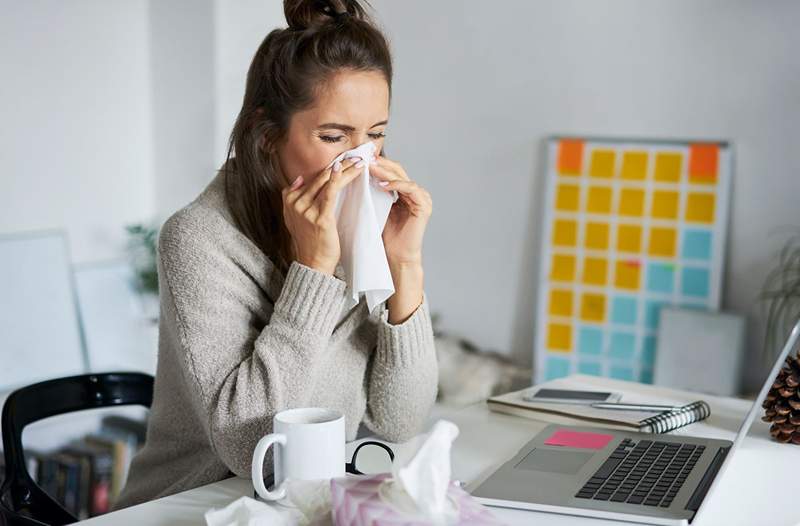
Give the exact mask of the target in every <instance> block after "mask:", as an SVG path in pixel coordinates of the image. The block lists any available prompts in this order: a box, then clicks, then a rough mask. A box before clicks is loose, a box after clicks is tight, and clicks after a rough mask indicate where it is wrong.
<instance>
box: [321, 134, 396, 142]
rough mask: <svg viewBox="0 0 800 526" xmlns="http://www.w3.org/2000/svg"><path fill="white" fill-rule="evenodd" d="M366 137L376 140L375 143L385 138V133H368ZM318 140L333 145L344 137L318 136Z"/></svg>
mask: <svg viewBox="0 0 800 526" xmlns="http://www.w3.org/2000/svg"><path fill="white" fill-rule="evenodd" d="M367 135H369V138H370V139H373V140H376V141H377V140H378V139H383V138H384V137H386V133H384V132H378V133H369V134H367ZM319 138H320V139H321V140H322V141H323V142H331V143H335V142H340V141H342V140H343V139H344V138H345V136H344V135H336V136H333V135H320V136H319Z"/></svg>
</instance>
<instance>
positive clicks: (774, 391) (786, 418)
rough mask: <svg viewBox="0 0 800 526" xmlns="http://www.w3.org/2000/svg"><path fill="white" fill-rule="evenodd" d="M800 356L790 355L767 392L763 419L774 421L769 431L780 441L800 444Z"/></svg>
mask: <svg viewBox="0 0 800 526" xmlns="http://www.w3.org/2000/svg"><path fill="white" fill-rule="evenodd" d="M799 388H800V357H798V356H794V357H792V356H789V357H788V358H786V363H785V364H784V365H783V367H782V368H781V370H780V372H778V377H777V378H776V379H775V382H773V384H772V388H771V389H770V390H769V393H767V397H766V399H765V400H764V403H763V404H762V406H763V407H764V409H765V410H766V411H764V416H762V417H761V420H763V421H764V422H772V425H771V426H770V428H769V433H770V435H772V437H773V438H774V439H775V440H777V441H778V442H791V443H793V444H800V393H799V391H800V389H799Z"/></svg>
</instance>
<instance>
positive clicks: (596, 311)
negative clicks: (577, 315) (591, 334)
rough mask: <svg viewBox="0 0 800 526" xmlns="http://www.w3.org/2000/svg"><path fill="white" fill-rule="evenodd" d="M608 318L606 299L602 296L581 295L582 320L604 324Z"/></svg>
mask: <svg viewBox="0 0 800 526" xmlns="http://www.w3.org/2000/svg"><path fill="white" fill-rule="evenodd" d="M605 317H606V297H605V296H603V295H602V294H590V293H585V294H582V295H581V319H582V320H583V321H596V322H602V321H604V320H605Z"/></svg>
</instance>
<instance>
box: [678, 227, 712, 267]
mask: <svg viewBox="0 0 800 526" xmlns="http://www.w3.org/2000/svg"><path fill="white" fill-rule="evenodd" d="M681 256H682V257H684V258H686V259H702V260H706V261H707V260H709V259H711V231H710V230H686V231H685V232H684V233H683V248H682V250H681Z"/></svg>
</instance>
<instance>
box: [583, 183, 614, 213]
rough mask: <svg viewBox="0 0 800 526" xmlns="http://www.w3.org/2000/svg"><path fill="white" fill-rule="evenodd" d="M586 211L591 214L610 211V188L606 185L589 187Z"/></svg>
mask: <svg viewBox="0 0 800 526" xmlns="http://www.w3.org/2000/svg"><path fill="white" fill-rule="evenodd" d="M586 211H587V212H589V213H592V214H608V213H610V212H611V188H610V187H608V186H591V187H589V202H588V203H587V204H586Z"/></svg>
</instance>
